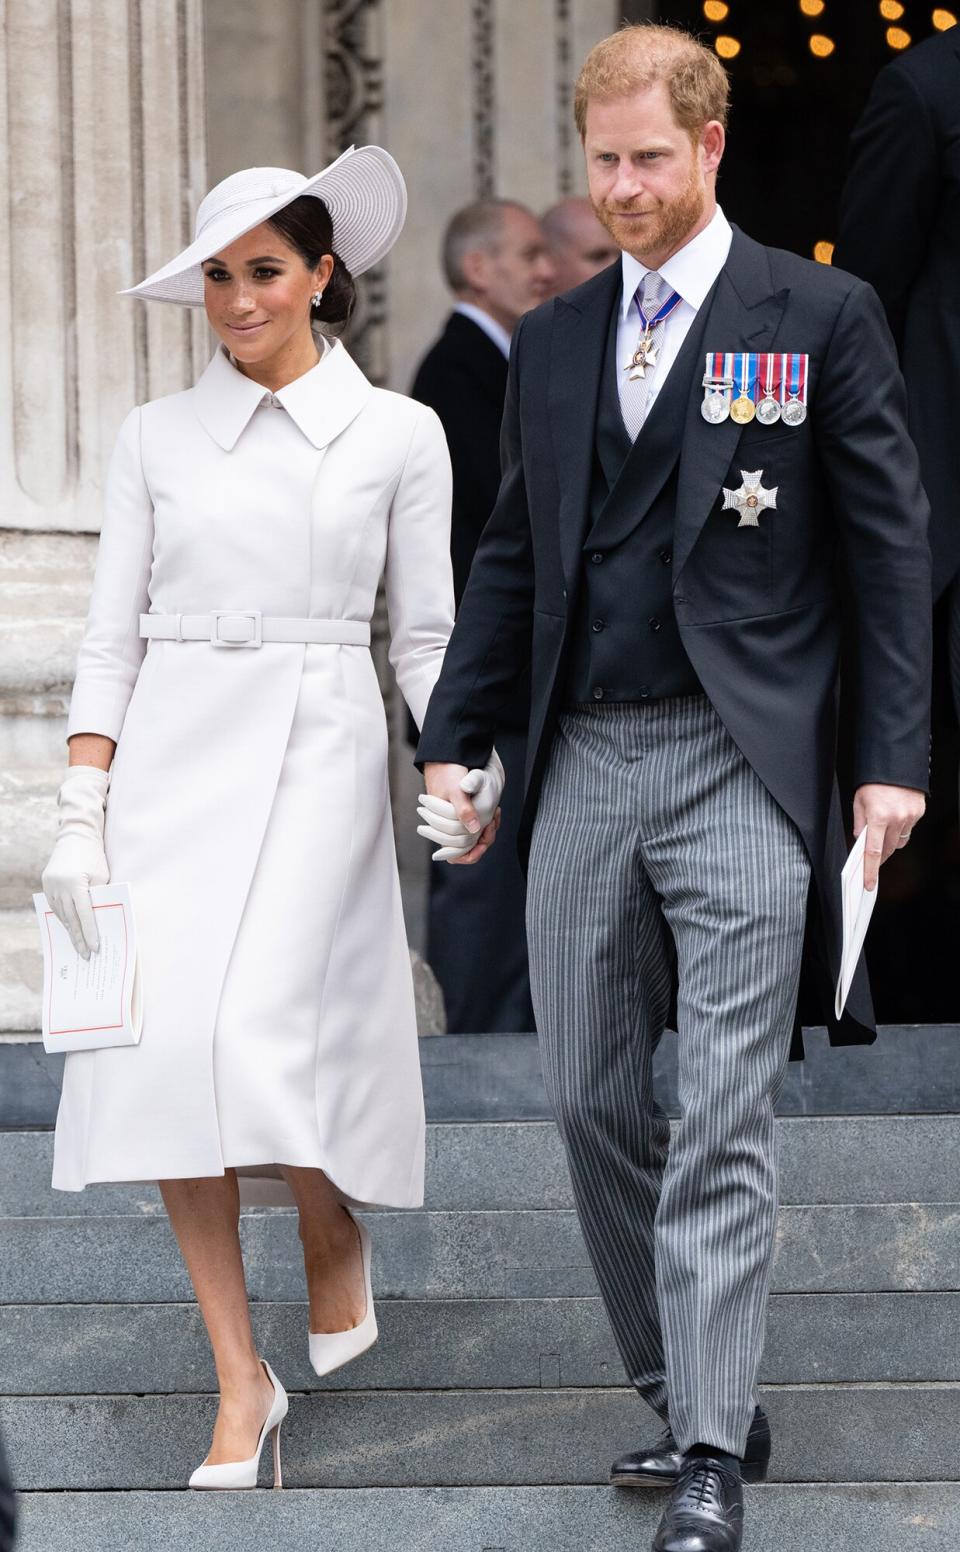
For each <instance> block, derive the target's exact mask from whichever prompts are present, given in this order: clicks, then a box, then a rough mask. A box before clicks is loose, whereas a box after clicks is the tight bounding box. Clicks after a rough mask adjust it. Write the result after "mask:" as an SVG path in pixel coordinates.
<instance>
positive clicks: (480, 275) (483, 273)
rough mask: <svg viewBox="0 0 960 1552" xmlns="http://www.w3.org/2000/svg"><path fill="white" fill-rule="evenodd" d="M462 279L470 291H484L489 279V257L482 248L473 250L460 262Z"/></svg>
mask: <svg viewBox="0 0 960 1552" xmlns="http://www.w3.org/2000/svg"><path fill="white" fill-rule="evenodd" d="M460 268H461V269H462V271H463V277H464V279H465V280H466V282H467V285H468V286H469V287H470V290H471V291H486V289H487V285H488V282H489V278H490V255H489V253H485V252H484V250H483V249H482V248H473V249H471V251H470V252H469V253H465V254H464V255H463V258H462V259H461V260H460Z"/></svg>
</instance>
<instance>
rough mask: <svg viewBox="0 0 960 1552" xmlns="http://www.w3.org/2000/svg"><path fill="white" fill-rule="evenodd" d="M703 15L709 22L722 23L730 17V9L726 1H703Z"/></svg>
mask: <svg viewBox="0 0 960 1552" xmlns="http://www.w3.org/2000/svg"><path fill="white" fill-rule="evenodd" d="M703 14H704V16H705V17H706V18H707V21H708V22H722V21H725V20H726V18H727V17H728V16H729V14H730V7H729V6H728V5H726V4H724V0H703Z"/></svg>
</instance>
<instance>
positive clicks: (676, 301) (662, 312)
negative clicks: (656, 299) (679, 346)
mask: <svg viewBox="0 0 960 1552" xmlns="http://www.w3.org/2000/svg"><path fill="white" fill-rule="evenodd" d="M682 301H683V297H682V296H681V295H680V292H679V291H671V292H670V295H669V296H668V297H667V300H666V301H665V302H664V303H663V305H662V306H661V307H660V308H659V309H658V311H657V312H656V313H654V315H653V317H652V318H648V317H647V315H646V313H645V312H644V310H643V306H642V304H641V301H640V292H639V290H638V291H637V312H638V313H639V314H640V327H641V328H642V329H643V330H644V333H646V331H647V330H648V329H655V328H656V326H657V324H658V323H663V321H664V319H665V318H669V316H670V314H671V313H672V312H673V311H674V310H675V309H676V308H677V307H679V306H680V303H681V302H682Z"/></svg>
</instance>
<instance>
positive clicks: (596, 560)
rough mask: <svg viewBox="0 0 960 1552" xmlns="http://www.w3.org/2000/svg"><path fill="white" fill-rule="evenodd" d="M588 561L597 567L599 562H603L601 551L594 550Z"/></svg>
mask: <svg viewBox="0 0 960 1552" xmlns="http://www.w3.org/2000/svg"><path fill="white" fill-rule="evenodd" d="M590 559H591V560H592V561H593V564H594V565H595V566H599V565H600V562H601V561H602V560H603V553H602V551H601V550H594V552H593V554H592V555H591V557H590Z"/></svg>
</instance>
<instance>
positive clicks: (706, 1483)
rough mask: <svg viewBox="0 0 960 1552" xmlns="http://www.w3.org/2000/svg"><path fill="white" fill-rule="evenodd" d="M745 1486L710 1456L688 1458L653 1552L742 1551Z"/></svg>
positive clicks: (734, 1472) (672, 1494) (738, 1476)
mask: <svg viewBox="0 0 960 1552" xmlns="http://www.w3.org/2000/svg"><path fill="white" fill-rule="evenodd" d="M742 1540H743V1483H742V1482H741V1480H740V1475H739V1472H736V1471H730V1470H729V1469H728V1467H726V1466H724V1465H722V1464H721V1462H720V1461H719V1460H714V1459H713V1458H712V1456H710V1455H693V1456H691V1455H687V1456H684V1461H683V1465H682V1466H681V1468H680V1479H679V1481H678V1482H677V1485H676V1486H675V1488H674V1489H673V1492H672V1493H671V1494H670V1502H669V1503H668V1504H667V1507H666V1509H665V1510H664V1511H663V1517H662V1519H661V1521H660V1524H659V1525H658V1527H657V1534H656V1535H655V1536H654V1538H653V1552H740V1543H741V1541H742Z"/></svg>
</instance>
